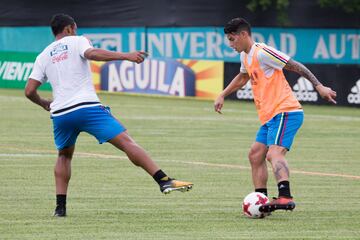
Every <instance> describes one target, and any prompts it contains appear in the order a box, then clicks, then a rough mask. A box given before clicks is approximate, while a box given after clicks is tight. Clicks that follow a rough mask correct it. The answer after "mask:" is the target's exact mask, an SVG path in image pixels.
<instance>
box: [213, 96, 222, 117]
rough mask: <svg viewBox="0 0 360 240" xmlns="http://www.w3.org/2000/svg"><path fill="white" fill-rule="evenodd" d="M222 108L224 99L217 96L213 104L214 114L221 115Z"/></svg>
mask: <svg viewBox="0 0 360 240" xmlns="http://www.w3.org/2000/svg"><path fill="white" fill-rule="evenodd" d="M223 106H224V97H223V96H222V95H219V96H218V97H217V98H216V100H215V102H214V109H215V112H218V113H220V114H222V112H221V109H222V107H223Z"/></svg>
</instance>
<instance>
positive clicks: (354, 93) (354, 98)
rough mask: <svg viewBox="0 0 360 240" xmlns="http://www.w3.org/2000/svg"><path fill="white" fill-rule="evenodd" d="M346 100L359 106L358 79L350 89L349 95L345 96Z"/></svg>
mask: <svg viewBox="0 0 360 240" xmlns="http://www.w3.org/2000/svg"><path fill="white" fill-rule="evenodd" d="M347 100H348V102H349V103H351V104H360V79H358V80H357V81H356V84H355V86H353V87H352V88H351V93H349V95H348V96H347Z"/></svg>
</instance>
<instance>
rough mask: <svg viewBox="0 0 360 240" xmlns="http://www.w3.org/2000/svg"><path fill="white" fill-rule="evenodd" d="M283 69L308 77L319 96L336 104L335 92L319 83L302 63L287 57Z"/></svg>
mask: <svg viewBox="0 0 360 240" xmlns="http://www.w3.org/2000/svg"><path fill="white" fill-rule="evenodd" d="M284 69H286V70H289V71H292V72H296V73H298V74H300V75H301V76H303V77H304V78H306V79H308V80H309V81H310V82H311V83H312V84H313V85H314V87H315V88H316V90H317V91H318V92H319V94H320V96H321V97H322V98H324V99H325V100H327V101H329V102H332V103H334V104H336V101H335V98H336V92H335V91H334V90H332V89H331V88H329V87H325V86H324V85H322V84H321V82H320V81H319V80H318V79H317V78H316V77H315V75H314V74H313V73H312V72H311V71H310V70H309V69H308V68H307V67H305V66H304V65H303V64H301V63H299V62H297V61H295V60H293V59H289V61H288V62H287V64H286V65H285V67H284Z"/></svg>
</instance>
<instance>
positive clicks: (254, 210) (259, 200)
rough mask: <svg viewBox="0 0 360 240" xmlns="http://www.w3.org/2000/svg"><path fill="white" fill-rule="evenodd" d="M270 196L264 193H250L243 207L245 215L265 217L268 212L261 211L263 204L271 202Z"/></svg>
mask: <svg viewBox="0 0 360 240" xmlns="http://www.w3.org/2000/svg"><path fill="white" fill-rule="evenodd" d="M269 202H270V201H269V198H268V197H267V196H265V195H264V194H262V193H259V192H252V193H249V194H248V195H247V196H246V197H245V198H244V201H243V204H242V209H243V213H244V214H245V216H247V217H249V218H264V217H265V216H266V214H264V213H262V212H260V211H259V208H260V206H261V205H264V204H266V203H269Z"/></svg>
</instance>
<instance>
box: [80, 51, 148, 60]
mask: <svg viewBox="0 0 360 240" xmlns="http://www.w3.org/2000/svg"><path fill="white" fill-rule="evenodd" d="M147 55H148V54H147V53H146V52H142V51H136V52H129V53H122V52H112V51H107V50H104V49H99V48H89V49H88V50H86V51H85V53H84V56H85V58H86V59H89V60H94V61H113V60H128V61H131V62H136V63H142V62H143V61H144V58H145V57H147Z"/></svg>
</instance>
